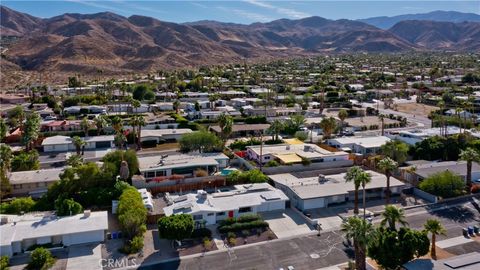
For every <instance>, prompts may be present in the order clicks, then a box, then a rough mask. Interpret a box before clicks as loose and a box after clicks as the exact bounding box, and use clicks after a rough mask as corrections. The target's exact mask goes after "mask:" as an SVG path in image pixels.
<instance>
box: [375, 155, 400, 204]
mask: <svg viewBox="0 0 480 270" xmlns="http://www.w3.org/2000/svg"><path fill="white" fill-rule="evenodd" d="M397 167H398V163H397V162H396V161H395V160H393V159H391V158H389V157H386V158H384V159H382V160H380V161H379V162H378V168H379V169H380V170H382V171H383V173H384V174H385V176H386V177H387V188H386V189H385V204H387V205H388V204H389V203H390V192H391V191H390V177H391V176H392V173H393V172H394V171H395V170H396V169H397Z"/></svg>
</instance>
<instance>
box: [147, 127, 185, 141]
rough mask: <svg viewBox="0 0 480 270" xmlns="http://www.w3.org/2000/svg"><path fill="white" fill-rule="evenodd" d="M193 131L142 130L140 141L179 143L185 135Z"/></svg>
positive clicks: (180, 129) (181, 129) (179, 129)
mask: <svg viewBox="0 0 480 270" xmlns="http://www.w3.org/2000/svg"><path fill="white" fill-rule="evenodd" d="M191 132H192V130H191V129H189V128H178V129H145V130H142V133H141V135H140V136H141V137H140V141H142V142H145V141H157V143H160V142H161V141H177V140H178V139H180V137H182V136H183V135H184V134H188V133H191Z"/></svg>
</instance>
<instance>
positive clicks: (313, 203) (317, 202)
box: [303, 198, 325, 210]
mask: <svg viewBox="0 0 480 270" xmlns="http://www.w3.org/2000/svg"><path fill="white" fill-rule="evenodd" d="M322 207H325V199H324V198H316V199H310V200H304V201H303V209H304V210H306V209H312V208H322Z"/></svg>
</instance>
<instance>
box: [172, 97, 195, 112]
mask: <svg viewBox="0 0 480 270" xmlns="http://www.w3.org/2000/svg"><path fill="white" fill-rule="evenodd" d="M197 104H198V101H197V102H196V103H195V106H196V105H197ZM199 106H200V105H199ZM173 109H174V110H175V113H176V114H178V112H179V110H180V101H178V99H177V100H175V101H174V102H173Z"/></svg>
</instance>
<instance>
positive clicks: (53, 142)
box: [42, 135, 115, 152]
mask: <svg viewBox="0 0 480 270" xmlns="http://www.w3.org/2000/svg"><path fill="white" fill-rule="evenodd" d="M114 137H115V136H113V135H103V136H91V137H83V138H82V140H83V141H84V142H85V150H93V149H101V148H112V147H113V146H114V143H113V141H114ZM42 146H43V152H68V151H74V150H75V149H76V148H75V145H74V144H73V139H72V138H71V137H68V136H62V135H57V136H52V137H47V138H45V139H44V140H43V142H42Z"/></svg>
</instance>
